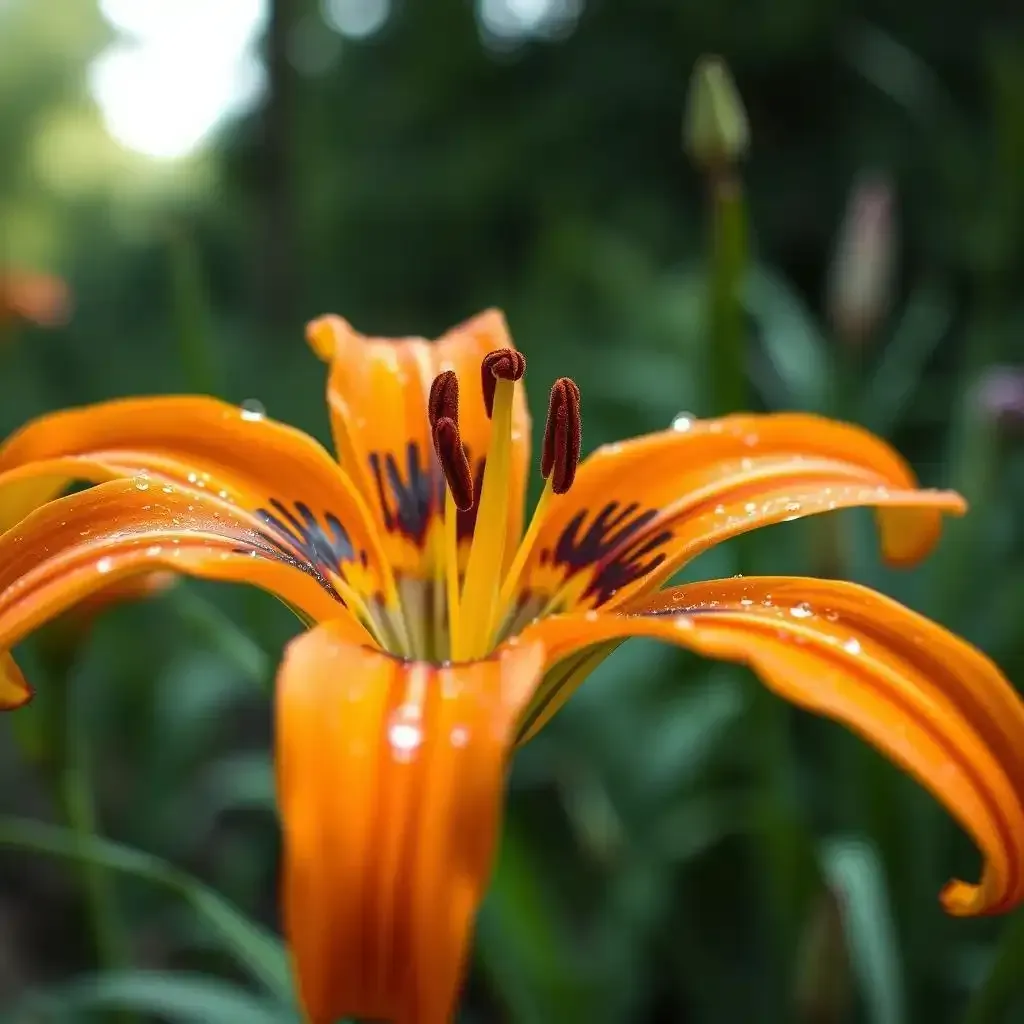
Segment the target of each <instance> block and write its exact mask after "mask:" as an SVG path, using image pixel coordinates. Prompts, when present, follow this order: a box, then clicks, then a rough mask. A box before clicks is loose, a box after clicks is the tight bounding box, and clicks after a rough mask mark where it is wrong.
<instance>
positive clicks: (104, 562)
mask: <svg viewBox="0 0 1024 1024" xmlns="http://www.w3.org/2000/svg"><path fill="white" fill-rule="evenodd" d="M113 568H114V560H113V559H112V558H101V559H100V560H99V561H98V562H97V563H96V571H97V572H101V573H104V572H110V570H111V569H113Z"/></svg>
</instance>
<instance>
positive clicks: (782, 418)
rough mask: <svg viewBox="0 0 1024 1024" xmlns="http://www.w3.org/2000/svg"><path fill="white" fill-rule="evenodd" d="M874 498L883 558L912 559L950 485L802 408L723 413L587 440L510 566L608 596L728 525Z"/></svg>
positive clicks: (579, 599)
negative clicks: (935, 482) (928, 484)
mask: <svg viewBox="0 0 1024 1024" xmlns="http://www.w3.org/2000/svg"><path fill="white" fill-rule="evenodd" d="M857 506H873V507H876V508H877V509H878V510H879V511H878V522H879V527H880V530H881V541H882V550H883V553H884V555H885V557H886V559H887V560H888V561H889V562H891V563H894V564H901V565H902V564H911V563H914V562H916V561H918V560H919V559H921V558H923V557H924V556H925V555H926V554H927V553H928V552H929V551H930V550H931V549H932V547H933V546H934V544H935V542H936V541H937V540H938V536H939V531H940V528H941V516H942V513H943V512H947V513H953V514H962V513H963V512H964V511H965V507H966V506H965V504H964V501H963V499H962V498H961V497H960V496H959V495H957V494H954V493H952V492H949V491H931V490H918V489H917V482H916V480H915V478H914V475H913V473H912V472H911V470H910V469H909V467H908V466H907V464H906V463H905V462H904V461H903V459H902V458H900V456H899V455H898V454H897V453H896V452H895V451H893V449H892V448H890V447H889V446H888V445H887V444H885V442H883V441H881V440H880V439H879V438H877V437H875V436H874V435H872V434H870V433H868V432H867V431H865V430H862V429H861V428H859V427H856V426H852V425H849V424H845V423H838V422H835V421H833V420H829V419H825V418H822V417H820V416H813V415H809V414H803V413H781V414H774V415H765V416H759V415H741V416H727V417H725V418H723V419H717V420H705V421H698V422H696V423H694V424H693V425H692V426H691V427H690V428H689V429H688V430H686V431H677V430H670V431H665V432H662V433H658V434H652V435H648V436H647V437H641V438H637V439H635V440H633V441H630V442H627V443H625V444H620V445H608V446H606V447H604V448H599V449H598V450H597V451H595V452H594V453H593V454H592V455H591V456H590V457H589V458H588V459H587V460H586V461H585V462H584V463H583V464H582V465H581V466H580V469H579V471H578V473H577V475H576V482H575V484H574V485H573V488H572V490H571V491H570V492H569V493H568V494H567V495H565V496H564V497H562V498H555V499H554V500H552V501H551V503H550V504H549V506H548V512H547V515H546V517H545V520H544V522H543V524H542V526H541V528H540V530H539V532H538V536H537V539H536V541H535V542H534V544H533V548H532V550H531V554H530V557H529V559H528V561H527V567H526V570H525V571H524V573H523V576H522V589H523V591H524V592H527V593H528V592H533V593H539V594H546V595H551V594H553V593H560V599H559V600H558V602H557V605H558V606H561V607H563V608H567V607H572V606H573V605H582V606H584V607H588V606H589V607H600V606H607V607H609V608H611V607H617V606H621V605H622V604H624V603H626V602H628V601H630V600H632V599H634V598H636V597H637V596H638V595H639V594H642V593H647V592H650V591H651V590H652V589H654V588H655V587H657V586H658V585H659V584H661V583H663V582H664V581H665V580H666V579H668V578H669V577H670V576H671V575H672V574H673V573H675V572H677V571H678V570H679V569H680V568H681V567H682V566H683V565H684V564H685V563H686V562H688V561H690V560H691V559H692V558H694V557H695V556H696V555H698V554H700V553H701V552H702V551H704V550H706V549H707V548H709V547H711V546H713V545H715V544H718V543H720V542H721V541H723V540H726V539H728V538H729V537H734V536H736V535H737V534H740V533H745V532H747V531H749V530H753V529H756V528H758V527H760V526H766V525H769V524H771V523H778V522H786V521H788V520H791V519H799V518H802V517H804V516H808V515H815V514H817V513H820V512H826V511H831V510H833V509H839V508H853V507H857Z"/></svg>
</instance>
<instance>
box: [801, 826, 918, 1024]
mask: <svg viewBox="0 0 1024 1024" xmlns="http://www.w3.org/2000/svg"><path fill="white" fill-rule="evenodd" d="M820 857H821V867H822V873H823V874H824V876H825V878H826V880H827V881H828V883H829V885H830V886H831V887H832V889H833V891H834V892H836V893H837V894H838V895H839V897H840V907H841V913H842V918H843V931H844V933H845V935H846V945H847V949H848V950H849V954H850V963H851V965H852V967H853V971H854V974H855V976H856V978H857V982H858V985H859V987H860V991H861V996H862V998H863V1000H864V1004H865V1006H866V1008H867V1019H868V1020H869V1021H871V1024H901V1022H902V1021H904V1020H906V1012H905V997H904V991H903V978H902V969H901V966H900V953H899V944H898V940H897V938H896V932H895V928H894V926H893V920H892V914H891V911H890V908H889V897H888V892H887V890H886V883H885V877H884V873H883V870H882V862H881V859H880V858H879V856H878V853H877V852H876V850H875V849H874V847H873V846H871V845H869V844H868V843H866V842H864V841H863V840H859V839H830V840H827V841H826V842H824V843H823V844H822V846H821V850H820Z"/></svg>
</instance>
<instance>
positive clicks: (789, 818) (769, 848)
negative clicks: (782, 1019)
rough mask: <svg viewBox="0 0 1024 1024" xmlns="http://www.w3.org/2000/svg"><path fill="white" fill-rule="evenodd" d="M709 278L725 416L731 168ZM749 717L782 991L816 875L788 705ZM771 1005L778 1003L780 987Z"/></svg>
mask: <svg viewBox="0 0 1024 1024" xmlns="http://www.w3.org/2000/svg"><path fill="white" fill-rule="evenodd" d="M710 185H711V229H712V230H711V277H710V281H709V287H708V335H707V343H708V349H707V359H708V369H709V378H710V387H711V396H712V401H713V403H714V408H713V410H712V412H713V413H714V414H715V415H723V414H727V413H730V412H736V411H740V410H743V409H746V408H747V407H748V398H747V392H748V387H747V383H748V382H747V373H746V341H747V338H746V333H747V332H746V326H745V317H744V309H743V304H742V285H743V281H744V277H745V274H746V270H747V263H748V258H749V253H748V237H747V234H748V233H747V210H746V203H745V200H744V195H743V188H742V184H741V182H740V180H739V177H738V175H737V174H736V173H735V171H734V170H733V169H732V168H729V167H723V168H720V169H719V170H718V171H716V172H715V173H713V174H712V175H711V179H710ZM752 541H753V538H749V537H748V538H739V539H738V542H736V543H735V550H736V567H735V568H736V571H737V572H740V573H744V574H746V573H748V572H751V571H752V570H756V559H755V555H756V548H755V546H754V545H753V543H752ZM750 721H751V728H752V731H753V737H754V758H755V763H756V766H757V771H758V777H759V786H758V792H757V796H756V798H755V809H754V815H755V827H756V830H757V834H758V844H759V849H760V852H761V857H762V864H763V868H764V881H765V888H766V890H767V895H768V899H769V901H770V905H771V909H772V913H773V916H774V918H775V923H776V928H777V934H778V935H779V936H780V941H779V942H778V943H777V946H776V955H777V958H778V959H777V962H776V968H777V971H776V973H775V977H776V979H777V981H778V984H779V986H780V988H781V987H782V986H784V985H785V984H786V983H787V979H788V978H790V977H791V976H792V961H793V957H794V955H795V950H796V945H797V940H798V936H799V932H800V928H801V925H802V922H803V920H804V918H805V916H806V909H807V907H808V905H809V900H810V896H811V894H812V892H813V887H814V883H815V879H816V871H815V861H814V853H813V846H812V844H811V842H810V838H809V837H808V836H807V835H806V834H805V829H804V827H803V824H802V822H801V821H800V819H799V814H798V812H797V810H796V806H795V798H794V795H793V794H794V785H793V756H792V749H791V738H790V734H789V729H790V716H789V712H788V709H787V708H786V707H785V706H784V705H783V704H782V703H781V702H780V701H779V700H778V699H777V698H776V697H775V696H773V695H772V694H771V693H769V692H768V691H767V690H766V689H765V688H764V687H763V686H760V685H756V686H755V687H754V691H753V696H752V701H751V706H750ZM777 995H778V999H777V1000H773V1002H775V1003H776V1005H783V1001H784V996H783V992H782V991H779V992H778V993H777Z"/></svg>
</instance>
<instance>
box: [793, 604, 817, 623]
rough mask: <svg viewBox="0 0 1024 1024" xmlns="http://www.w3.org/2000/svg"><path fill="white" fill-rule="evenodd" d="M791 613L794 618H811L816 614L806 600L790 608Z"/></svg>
mask: <svg viewBox="0 0 1024 1024" xmlns="http://www.w3.org/2000/svg"><path fill="white" fill-rule="evenodd" d="M789 614H790V615H792V616H793V618H794V619H809V618H810V617H811V616H812V615H813V614H814V609H813V608H812V607H811V606H810V605H809V604H808V603H807V602H806V601H801V602H800V603H799V604H795V605H793V607H792V608H790V609H789Z"/></svg>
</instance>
